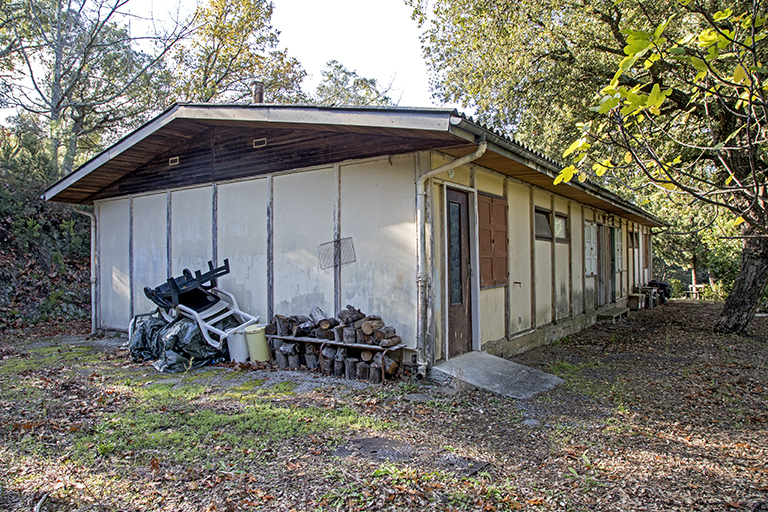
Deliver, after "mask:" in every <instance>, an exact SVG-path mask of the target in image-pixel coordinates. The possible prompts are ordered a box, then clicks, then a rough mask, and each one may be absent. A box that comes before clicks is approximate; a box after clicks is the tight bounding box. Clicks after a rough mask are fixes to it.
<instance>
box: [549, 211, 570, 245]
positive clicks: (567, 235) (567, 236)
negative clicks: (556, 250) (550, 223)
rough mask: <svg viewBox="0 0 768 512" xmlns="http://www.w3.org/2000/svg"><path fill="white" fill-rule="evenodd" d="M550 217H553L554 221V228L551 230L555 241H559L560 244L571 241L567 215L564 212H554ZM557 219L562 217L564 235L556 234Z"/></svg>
mask: <svg viewBox="0 0 768 512" xmlns="http://www.w3.org/2000/svg"><path fill="white" fill-rule="evenodd" d="M552 217H553V219H554V221H555V222H554V227H555V229H554V230H553V232H552V236H553V237H555V242H557V243H560V244H569V243H571V230H570V229H568V215H567V214H565V213H558V212H555V214H554V215H553V216H552ZM558 219H562V221H563V226H564V228H565V236H564V237H560V236H557V221H558Z"/></svg>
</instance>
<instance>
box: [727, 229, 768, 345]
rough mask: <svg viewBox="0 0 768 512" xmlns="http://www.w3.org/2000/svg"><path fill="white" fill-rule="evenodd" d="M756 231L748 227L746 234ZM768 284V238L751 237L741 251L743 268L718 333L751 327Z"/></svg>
mask: <svg viewBox="0 0 768 512" xmlns="http://www.w3.org/2000/svg"><path fill="white" fill-rule="evenodd" d="M757 234H758V233H757V232H756V231H755V230H752V229H750V228H746V229H744V230H742V235H745V236H750V235H752V236H754V235H757ZM766 285H768V238H765V237H761V238H747V239H745V242H744V249H743V251H742V254H741V270H740V271H739V275H738V276H736V280H735V281H734V282H733V289H731V293H730V294H729V295H728V298H727V299H726V301H725V306H724V307H723V311H722V313H720V319H719V320H718V321H717V324H715V332H719V333H731V334H739V333H742V332H744V331H745V330H746V329H747V326H748V325H749V323H750V322H751V321H752V319H753V318H754V316H755V312H756V311H757V306H758V304H759V302H760V298H761V297H762V296H763V293H764V292H765V289H766Z"/></svg>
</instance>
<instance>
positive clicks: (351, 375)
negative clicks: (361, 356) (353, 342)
mask: <svg viewBox="0 0 768 512" xmlns="http://www.w3.org/2000/svg"><path fill="white" fill-rule="evenodd" d="M344 376H345V377H346V378H347V379H349V380H355V378H357V358H355V357H348V358H347V359H346V361H344Z"/></svg>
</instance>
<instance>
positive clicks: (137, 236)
mask: <svg viewBox="0 0 768 512" xmlns="http://www.w3.org/2000/svg"><path fill="white" fill-rule="evenodd" d="M167 217H168V200H167V196H166V194H165V193H162V194H152V195H148V196H140V197H135V198H134V199H133V311H134V313H135V314H139V313H147V312H149V311H152V310H153V309H155V307H156V306H155V304H154V303H153V302H152V301H151V300H149V299H148V298H147V297H146V295H145V294H144V287H145V286H149V287H151V288H154V287H156V286H158V285H160V284H162V283H164V282H165V280H166V278H167V277H168V275H167V274H168V267H167V261H168V252H167V243H166V242H167V238H168V227H167V226H168V225H167Z"/></svg>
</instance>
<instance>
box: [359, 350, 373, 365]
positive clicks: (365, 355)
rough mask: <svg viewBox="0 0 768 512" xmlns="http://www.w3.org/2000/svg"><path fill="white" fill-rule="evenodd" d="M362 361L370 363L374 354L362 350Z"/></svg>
mask: <svg viewBox="0 0 768 512" xmlns="http://www.w3.org/2000/svg"><path fill="white" fill-rule="evenodd" d="M360 359H362V360H363V361H365V362H366V363H368V362H370V361H371V360H372V359H373V352H371V351H370V350H361V351H360Z"/></svg>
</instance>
